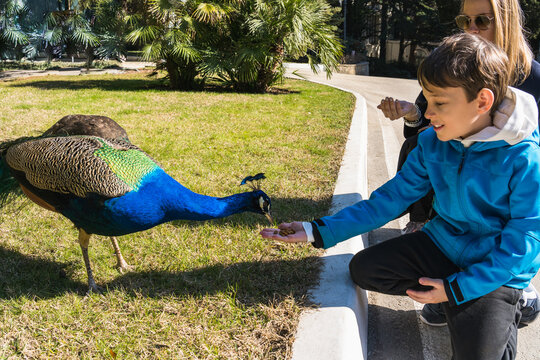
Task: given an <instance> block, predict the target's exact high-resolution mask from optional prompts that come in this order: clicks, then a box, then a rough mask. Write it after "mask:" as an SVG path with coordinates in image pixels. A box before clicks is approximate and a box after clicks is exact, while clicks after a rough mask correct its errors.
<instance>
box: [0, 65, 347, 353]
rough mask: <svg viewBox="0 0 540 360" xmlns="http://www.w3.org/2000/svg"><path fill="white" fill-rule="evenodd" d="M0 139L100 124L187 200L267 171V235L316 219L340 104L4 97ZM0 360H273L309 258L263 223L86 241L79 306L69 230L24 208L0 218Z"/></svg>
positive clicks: (133, 90) (310, 274)
mask: <svg viewBox="0 0 540 360" xmlns="http://www.w3.org/2000/svg"><path fill="white" fill-rule="evenodd" d="M0 99H2V100H1V101H0V129H1V130H0V131H1V132H0V134H1V136H0V137H1V139H7V138H14V137H18V136H27V135H36V134H37V133H38V132H39V131H43V130H45V129H46V128H48V127H49V126H50V125H52V124H53V123H54V122H56V121H57V120H58V119H60V118H61V117H63V116H64V115H68V114H96V115H105V116H109V117H111V118H113V119H114V120H116V121H117V122H118V123H119V124H120V125H122V126H123V127H124V128H125V129H126V130H127V132H128V134H129V137H130V140H131V141H132V142H133V143H134V144H136V145H138V146H140V147H141V148H142V149H144V150H145V151H146V152H148V153H149V154H150V155H151V156H152V157H153V158H155V159H156V160H157V161H159V162H160V163H161V165H162V166H163V168H164V169H165V170H166V171H167V172H168V173H169V174H170V175H172V176H173V177H174V178H175V179H177V180H178V181H179V182H180V183H182V184H183V185H185V186H187V187H188V188H190V189H192V190H193V191H196V192H200V193H204V194H207V195H212V196H226V195H230V194H233V193H236V192H241V191H247V189H243V188H242V187H240V186H239V183H240V181H241V179H242V178H244V177H245V176H247V175H254V174H256V173H258V172H264V173H265V174H266V176H267V179H266V180H264V181H263V183H262V184H263V188H262V189H263V190H264V191H265V192H266V193H267V194H268V195H269V196H270V197H271V198H272V209H273V215H274V217H275V218H276V221H277V222H282V221H289V220H310V219H313V218H316V217H320V216H323V215H325V214H326V212H327V210H328V208H329V205H330V201H331V197H332V192H333V187H334V183H335V180H336V177H337V173H338V170H339V164H340V161H341V157H342V153H343V150H344V145H345V141H346V138H347V134H348V128H349V124H350V117H351V114H352V111H353V108H354V100H353V97H352V96H351V95H350V94H347V93H344V92H341V91H338V90H335V89H332V88H329V87H324V86H320V85H316V84H312V83H307V82H301V81H293V80H287V81H285V83H284V84H282V85H280V86H278V87H277V90H276V91H274V92H273V93H270V94H263V95H261V94H257V95H254V94H237V93H230V92H225V91H207V92H178V91H170V90H167V89H165V88H163V87H161V85H160V83H159V82H158V81H156V80H154V79H149V78H147V77H146V76H145V75H144V74H140V73H134V74H126V75H122V76H118V75H114V76H112V75H105V76H78V77H52V76H51V77H41V78H30V79H26V80H20V81H11V82H1V83H0ZM0 211H1V212H0V359H15V358H29V359H49V358H50V359H103V358H105V359H113V358H118V359H284V358H287V357H289V356H290V352H291V345H292V341H293V340H294V334H295V330H296V325H297V322H298V318H299V314H300V312H301V311H302V310H303V309H305V308H306V307H308V306H310V304H309V301H308V299H306V293H307V290H308V289H309V288H310V287H312V286H314V285H315V284H316V282H317V278H318V272H319V265H320V262H319V258H318V256H319V255H320V251H318V250H316V249H314V248H312V247H311V246H294V245H283V244H278V243H274V242H269V241H266V240H264V239H262V238H260V236H258V232H259V231H260V229H262V228H263V227H266V226H268V223H267V222H266V219H265V218H264V217H263V216H259V215H256V214H251V213H250V214H241V215H235V216H232V217H229V218H226V219H222V220H214V221H208V222H190V221H177V222H173V223H168V224H164V225H161V226H158V227H155V228H153V229H151V230H148V231H144V232H140V233H136V234H131V235H126V236H122V237H119V243H120V247H121V248H122V252H123V254H124V257H125V258H126V260H127V262H128V263H130V265H133V266H134V269H133V271H131V272H129V273H126V274H120V273H118V272H117V271H116V269H115V268H114V265H115V264H116V259H115V256H114V252H113V249H112V246H111V244H110V241H109V239H108V238H105V237H100V236H95V237H92V239H91V242H90V248H89V253H90V260H91V262H92V266H93V270H94V276H95V278H96V282H97V283H98V285H100V286H102V287H104V288H106V289H107V290H106V291H105V293H104V294H102V295H98V294H92V295H89V296H85V293H86V290H87V287H86V281H87V278H86V271H85V267H84V263H83V259H82V255H81V250H80V247H79V245H78V242H77V231H76V229H75V228H74V227H73V225H72V224H71V223H70V222H69V221H68V220H66V219H65V218H63V217H62V216H60V215H58V214H55V213H52V212H48V211H46V210H44V209H41V208H39V207H38V206H36V205H34V204H28V203H27V201H22V200H21V201H18V202H15V203H12V204H10V205H9V206H8V207H7V208H4V209H1V210H0Z"/></svg>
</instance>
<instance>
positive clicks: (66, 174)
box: [5, 136, 158, 198]
mask: <svg viewBox="0 0 540 360" xmlns="http://www.w3.org/2000/svg"><path fill="white" fill-rule="evenodd" d="M5 160H6V162H7V164H8V165H9V166H10V167H11V168H13V169H14V170H16V171H21V172H23V173H24V174H25V176H26V179H27V180H28V182H29V183H30V184H31V185H32V186H35V187H36V188H39V189H42V190H48V191H53V192H57V193H62V194H74V195H76V196H79V197H87V196H88V195H89V194H98V195H101V196H105V197H109V198H111V197H118V196H122V195H124V194H126V193H127V192H129V191H132V190H135V189H137V188H138V186H139V185H140V183H141V181H142V179H143V178H144V176H145V175H147V174H149V173H150V172H152V171H153V170H154V169H155V168H157V167H158V165H157V164H156V163H155V162H154V161H153V160H152V159H151V158H150V157H148V156H147V155H146V154H145V153H144V152H143V151H142V150H140V149H139V148H138V147H136V146H135V145H132V144H130V143H127V142H124V141H121V140H112V139H108V140H105V139H101V138H98V137H92V136H69V137H52V138H41V139H35V140H30V141H26V142H22V143H19V144H16V145H13V146H11V147H9V148H8V149H7V151H6V153H5Z"/></svg>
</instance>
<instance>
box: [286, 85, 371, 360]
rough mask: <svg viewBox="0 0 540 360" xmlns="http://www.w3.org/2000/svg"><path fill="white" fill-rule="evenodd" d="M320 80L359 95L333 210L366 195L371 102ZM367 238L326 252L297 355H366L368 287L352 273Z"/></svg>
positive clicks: (330, 358) (310, 358) (302, 358)
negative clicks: (354, 259)
mask: <svg viewBox="0 0 540 360" xmlns="http://www.w3.org/2000/svg"><path fill="white" fill-rule="evenodd" d="M315 82H316V81H315ZM318 83H320V84H323V85H326V86H332V87H335V88H337V89H340V90H342V91H346V92H349V93H352V94H354V95H355V96H356V108H355V110H354V113H353V117H352V120H351V126H350V130H349V137H348V140H347V144H346V146H345V153H344V155H343V160H342V163H341V168H340V171H339V175H338V179H337V182H336V188H335V190H334V195H333V199H332V207H331V209H330V213H331V214H334V213H336V212H337V211H339V210H341V209H343V208H344V207H347V206H349V205H352V204H354V203H356V202H358V201H360V200H362V199H366V198H367V191H368V190H367V107H366V100H365V99H364V97H362V96H361V95H360V94H358V93H356V92H354V91H350V90H347V89H343V88H340V87H337V86H333V85H329V84H325V83H322V82H318ZM367 243H368V239H367V234H363V235H359V236H356V237H354V238H352V239H349V240H347V241H344V242H342V243H340V244H338V245H336V246H334V247H332V248H330V249H328V250H327V251H325V253H324V255H323V268H322V271H321V276H320V283H319V285H318V286H317V287H316V288H315V289H313V290H311V291H310V294H309V295H310V298H311V299H312V300H313V301H314V302H315V303H316V304H319V306H320V307H319V308H317V309H315V310H309V311H306V312H304V313H303V314H302V315H301V316H300V322H299V324H298V330H297V333H296V340H295V342H294V344H293V348H292V359H293V360H317V359H321V360H334V359H335V360H338V359H339V360H345V359H351V360H352V359H355V360H364V359H367V324H368V316H367V314H368V301H367V292H366V291H365V290H362V289H360V288H358V287H356V286H355V285H354V284H353V282H352V280H351V278H350V276H349V261H350V259H351V258H352V257H353V255H354V254H356V253H357V252H358V251H360V250H362V249H364V247H365V246H367Z"/></svg>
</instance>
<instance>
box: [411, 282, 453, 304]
mask: <svg viewBox="0 0 540 360" xmlns="http://www.w3.org/2000/svg"><path fill="white" fill-rule="evenodd" d="M418 282H419V283H420V285H425V286H432V287H433V289H431V290H427V291H421V290H411V289H409V290H407V295H409V297H410V298H411V299H413V300H415V301H418V302H419V303H422V304H437V303H441V302H445V301H448V297H447V296H446V291H444V282H443V280H442V279H431V278H428V277H423V278H420V279H418Z"/></svg>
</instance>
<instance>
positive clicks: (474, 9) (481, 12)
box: [378, 0, 540, 326]
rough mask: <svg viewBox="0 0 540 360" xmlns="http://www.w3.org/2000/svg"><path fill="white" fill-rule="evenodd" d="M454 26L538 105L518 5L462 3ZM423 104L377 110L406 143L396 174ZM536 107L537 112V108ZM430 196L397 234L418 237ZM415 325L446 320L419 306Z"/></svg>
mask: <svg viewBox="0 0 540 360" xmlns="http://www.w3.org/2000/svg"><path fill="white" fill-rule="evenodd" d="M456 24H457V26H458V27H459V28H460V29H461V30H463V31H465V32H467V33H470V34H474V35H478V36H481V37H483V38H484V39H486V40H489V41H491V42H493V43H495V44H496V45H497V46H499V47H500V48H501V49H503V50H504V51H505V52H506V54H507V56H508V58H509V62H508V69H509V73H510V74H511V77H510V81H509V83H510V84H513V86H514V87H516V88H518V89H520V90H523V91H525V92H527V93H529V94H531V95H533V96H534V98H535V100H536V103H537V104H540V64H539V63H538V62H536V61H535V60H534V59H533V54H532V51H531V49H530V47H529V44H528V43H527V40H526V38H525V34H524V32H523V26H522V25H523V12H522V10H521V7H520V6H519V1H518V0H464V1H462V3H461V13H460V14H459V15H458V16H457V17H456ZM426 107H427V102H426V99H425V98H424V96H423V95H422V93H420V95H419V96H418V98H417V99H416V102H415V104H412V103H410V102H407V101H402V100H397V99H396V100H395V99H393V98H391V97H387V98H385V99H383V100H382V101H381V103H380V104H379V106H378V108H379V109H381V110H382V112H383V113H384V115H385V116H386V117H387V118H389V119H390V120H396V119H398V118H400V117H403V119H404V128H403V135H404V136H405V138H406V140H405V142H404V144H403V146H402V148H401V152H400V156H399V160H398V171H399V170H400V169H401V166H402V165H403V163H404V162H405V160H406V158H407V155H408V153H409V152H411V151H412V149H414V147H415V146H416V139H417V135H418V133H419V132H420V131H421V130H422V129H424V128H425V127H427V126H429V120H428V119H426V118H425V117H424V116H423V114H424V112H425V110H426ZM539 107H540V106H539ZM432 201H433V194H432V193H431V194H429V195H428V196H427V197H426V198H424V199H421V200H419V201H418V202H417V203H414V204H413V205H411V207H410V208H409V213H410V222H409V223H408V224H407V226H406V227H405V229H403V230H402V233H404V234H405V233H410V232H415V231H418V230H420V229H421V228H422V226H423V225H424V224H425V223H426V222H427V221H428V220H429V218H430V216H431V215H432V211H433V210H432V208H431V204H432ZM521 303H522V308H521V311H522V320H521V324H528V323H530V322H532V321H534V320H535V319H536V317H537V316H538V314H539V312H540V308H539V307H540V300H539V299H538V294H537V293H536V291H535V290H534V288H533V287H532V286H530V287H529V288H527V289H525V290H524V296H523V298H522V302H521ZM421 319H422V320H423V321H424V322H425V323H427V324H429V325H434V326H443V325H446V318H445V315H444V312H443V311H442V309H441V307H440V305H439V304H429V305H426V306H424V309H423V310H422V314H421Z"/></svg>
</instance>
